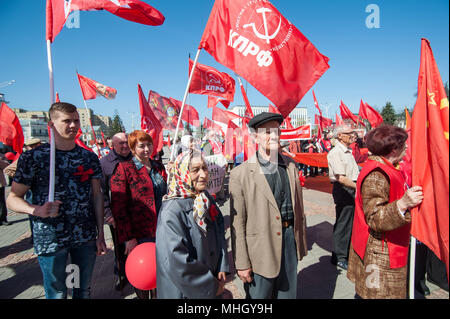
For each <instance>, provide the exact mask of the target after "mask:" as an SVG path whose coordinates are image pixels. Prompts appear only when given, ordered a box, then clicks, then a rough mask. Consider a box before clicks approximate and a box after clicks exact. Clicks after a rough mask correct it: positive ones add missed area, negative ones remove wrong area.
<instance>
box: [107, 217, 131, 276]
mask: <svg viewBox="0 0 450 319" xmlns="http://www.w3.org/2000/svg"><path fill="white" fill-rule="evenodd" d="M109 230H110V231H111V236H112V240H113V243H114V255H115V257H116V258H115V259H114V274H116V275H117V276H119V277H125V262H126V260H127V256H126V255H125V244H124V243H119V240H118V239H117V233H116V230H115V228H114V227H113V226H111V225H109Z"/></svg>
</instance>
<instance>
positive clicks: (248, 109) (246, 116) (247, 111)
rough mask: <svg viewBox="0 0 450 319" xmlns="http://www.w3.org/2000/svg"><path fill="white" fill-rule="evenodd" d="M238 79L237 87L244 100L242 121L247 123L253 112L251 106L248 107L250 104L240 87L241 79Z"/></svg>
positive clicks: (242, 87)
mask: <svg viewBox="0 0 450 319" xmlns="http://www.w3.org/2000/svg"><path fill="white" fill-rule="evenodd" d="M238 79H239V86H240V87H241V93H242V97H243V98H244V103H245V114H244V121H245V122H247V123H248V122H249V121H250V120H251V119H252V118H253V116H254V115H253V111H252V106H251V105H250V102H249V101H248V97H247V93H246V92H245V90H244V86H243V85H242V81H241V79H240V78H238Z"/></svg>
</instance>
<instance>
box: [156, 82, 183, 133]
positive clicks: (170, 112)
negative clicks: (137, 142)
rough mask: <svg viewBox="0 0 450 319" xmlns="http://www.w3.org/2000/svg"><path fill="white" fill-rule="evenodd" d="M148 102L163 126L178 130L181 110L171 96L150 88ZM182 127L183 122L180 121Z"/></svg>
mask: <svg viewBox="0 0 450 319" xmlns="http://www.w3.org/2000/svg"><path fill="white" fill-rule="evenodd" d="M148 104H149V105H150V107H151V108H152V111H153V113H154V114H155V116H156V117H157V118H158V120H159V122H160V123H161V124H162V126H163V128H165V129H168V130H173V131H174V130H176V128H177V122H178V114H179V110H178V107H177V106H176V105H174V104H173V103H172V102H171V101H170V99H169V98H167V97H165V96H162V95H159V94H158V93H157V92H155V91H152V90H150V91H149V93H148ZM180 128H181V129H182V128H183V124H182V123H180Z"/></svg>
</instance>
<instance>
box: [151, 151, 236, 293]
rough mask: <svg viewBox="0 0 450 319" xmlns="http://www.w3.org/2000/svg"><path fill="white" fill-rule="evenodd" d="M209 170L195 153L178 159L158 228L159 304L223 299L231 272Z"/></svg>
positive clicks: (172, 173)
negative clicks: (171, 300) (183, 300)
mask: <svg viewBox="0 0 450 319" xmlns="http://www.w3.org/2000/svg"><path fill="white" fill-rule="evenodd" d="M207 184H208V167H207V165H206V163H205V161H204V159H203V157H202V155H201V153H200V152H199V151H197V150H193V149H191V150H188V151H187V152H184V153H181V154H180V155H178V157H177V159H176V160H175V162H174V163H173V165H172V167H171V170H170V172H169V183H168V194H167V195H166V196H164V198H163V204H162V207H161V211H160V214H159V216H158V224H157V227H156V275H157V287H158V298H161V299H183V298H189V299H207V298H220V297H221V295H222V293H223V290H224V285H225V279H226V273H227V272H228V269H229V265H228V258H227V244H226V240H225V230H224V221H223V216H222V213H221V212H220V210H219V208H218V207H217V205H216V203H215V201H214V199H213V198H212V197H211V195H209V193H208V192H207V191H206V187H207Z"/></svg>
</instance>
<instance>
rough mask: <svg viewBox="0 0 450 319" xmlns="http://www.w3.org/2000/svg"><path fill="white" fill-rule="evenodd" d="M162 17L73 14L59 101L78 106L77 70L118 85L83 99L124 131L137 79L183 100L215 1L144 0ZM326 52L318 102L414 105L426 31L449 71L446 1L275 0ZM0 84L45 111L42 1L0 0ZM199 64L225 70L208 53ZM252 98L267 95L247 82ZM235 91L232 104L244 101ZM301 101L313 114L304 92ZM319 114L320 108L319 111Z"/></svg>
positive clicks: (63, 43) (63, 38) (57, 52)
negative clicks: (110, 96)
mask: <svg viewBox="0 0 450 319" xmlns="http://www.w3.org/2000/svg"><path fill="white" fill-rule="evenodd" d="M145 1H146V2H147V3H149V4H150V5H152V6H154V7H155V8H156V9H158V10H159V11H161V12H162V13H163V14H164V16H165V17H166V20H165V22H164V24H163V25H162V26H158V27H152V26H145V25H140V24H137V23H133V22H129V21H126V20H124V19H121V18H119V17H116V16H114V15H112V14H110V13H109V12H106V11H96V12H80V15H79V28H71V29H69V28H67V27H64V28H63V30H62V31H61V33H60V34H59V35H58V36H57V37H56V39H55V41H54V43H53V45H52V51H53V52H52V53H53V54H52V55H53V68H54V72H55V88H56V91H57V92H58V93H59V94H60V97H61V100H63V101H68V102H71V103H73V104H75V105H77V106H78V107H84V104H83V100H82V96H81V92H80V88H79V85H78V81H77V78H76V74H75V70H76V69H78V72H79V73H80V74H82V75H85V76H87V77H90V78H92V79H94V80H96V81H98V82H100V83H102V84H105V85H108V86H111V87H114V88H116V89H117V90H118V93H117V97H116V99H114V100H111V101H108V100H106V99H104V98H102V97H98V98H97V99H95V100H89V101H88V102H87V103H88V107H90V108H92V109H93V110H94V112H95V113H97V114H103V115H109V116H111V117H112V116H113V114H114V110H116V109H117V110H118V112H119V115H120V116H121V118H122V120H123V122H124V124H125V126H126V128H127V130H130V129H131V112H134V126H135V128H138V127H139V125H140V121H139V101H138V95H137V84H138V83H139V84H141V86H142V88H143V90H144V92H145V94H147V93H148V91H149V90H154V91H157V92H158V93H160V94H161V95H164V96H171V97H174V98H177V99H179V100H181V99H182V98H183V94H184V91H185V88H186V84H187V77H188V54H189V53H190V54H191V56H192V58H193V57H194V55H195V52H196V49H197V47H198V44H199V41H200V38H201V35H202V33H203V29H204V27H205V25H206V22H207V19H208V17H209V14H210V11H211V8H212V6H213V2H214V1H212V0H191V1H181V0H173V1H168V0H165V1H163V0H152V1H150V0H145ZM271 2H272V4H273V5H274V6H275V7H277V9H278V10H279V11H280V12H281V13H282V14H283V15H284V16H285V17H286V18H287V19H288V20H290V21H291V22H292V23H293V24H294V25H295V26H296V27H297V28H298V29H299V30H300V31H301V32H302V33H303V34H304V35H305V36H306V37H307V38H308V39H309V40H310V41H311V42H312V43H313V44H314V45H315V46H316V47H317V49H318V50H319V51H320V52H321V53H322V54H324V55H326V56H328V57H329V58H330V61H329V64H330V69H329V70H328V71H327V72H325V74H324V75H323V76H322V77H321V78H320V79H319V80H318V81H317V83H316V84H315V85H314V86H313V89H314V92H315V94H316V97H317V99H318V101H319V104H320V105H321V106H322V109H323V111H324V113H325V109H326V107H325V105H326V104H327V106H328V115H329V117H334V114H335V112H336V110H337V109H338V105H339V103H340V100H343V102H344V103H345V104H346V105H347V106H348V107H349V108H350V109H351V110H352V111H353V112H355V113H356V112H358V109H359V103H360V100H361V99H363V100H364V101H366V102H367V103H369V104H370V105H371V106H373V107H375V108H378V109H381V108H382V106H384V105H385V104H386V102H387V101H390V102H392V104H393V105H394V107H395V108H396V110H397V111H400V110H402V109H403V108H404V107H405V106H407V107H408V108H412V107H413V106H414V104H415V97H414V93H415V92H416V90H417V76H418V71H419V61H420V39H421V38H422V37H424V38H427V39H428V40H429V41H430V43H431V47H432V49H433V53H434V57H435V59H436V61H437V64H438V67H439V70H440V72H441V76H442V79H443V81H444V82H446V81H448V79H449V75H448V73H449V64H448V63H449V62H448V61H449V33H448V29H449V14H448V12H449V2H448V1H446V0H445V1H444V0H430V1H423V0H422V1H418V0H370V1H363V0H345V1H344V0H342V1H336V0H315V1H303V0H272V1H271ZM369 4H376V5H377V6H378V7H379V10H380V11H379V12H380V28H372V29H369V28H367V27H366V18H367V17H368V16H369V14H370V13H367V12H366V7H367V6H368V5H369ZM0 39H1V41H2V42H1V43H2V45H1V49H0V82H4V81H9V80H15V81H16V82H15V83H14V84H13V85H11V86H9V87H5V88H0V92H2V93H5V94H6V100H8V101H10V103H9V106H10V107H21V108H25V109H28V110H47V109H48V107H49V103H50V97H49V80H48V68H47V53H46V44H45V0H14V1H5V0H2V1H0ZM199 62H200V63H202V64H206V65H210V66H213V67H215V68H217V69H219V70H220V71H223V72H227V73H228V74H230V75H231V76H233V77H234V74H233V71H231V70H229V69H227V68H226V67H224V66H222V65H220V64H219V63H217V62H216V61H215V60H214V58H212V57H211V56H210V55H209V54H208V53H207V52H206V51H202V52H201V54H200V58H199ZM247 88H248V98H249V100H250V103H251V104H252V105H268V103H269V102H270V101H269V100H268V99H267V98H265V97H264V96H263V95H262V94H261V93H259V92H258V91H257V90H256V89H254V88H253V87H252V86H251V85H250V84H248V86H247ZM189 103H190V104H191V105H193V106H194V107H196V109H197V110H198V111H199V113H200V118H201V119H203V118H204V116H205V115H206V116H208V117H210V116H211V110H208V109H207V108H206V104H207V97H206V96H203V95H194V94H191V95H190V96H189ZM243 104H244V103H243V99H242V96H241V94H240V91H239V90H237V91H236V94H235V99H234V102H233V103H232V105H243ZM299 106H303V107H307V108H308V112H309V116H311V115H312V116H313V114H314V113H315V112H316V111H315V107H314V104H313V97H312V93H311V91H309V92H307V93H306V95H305V96H304V98H303V99H302V100H301V101H300V103H299ZM325 115H326V113H325Z"/></svg>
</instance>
